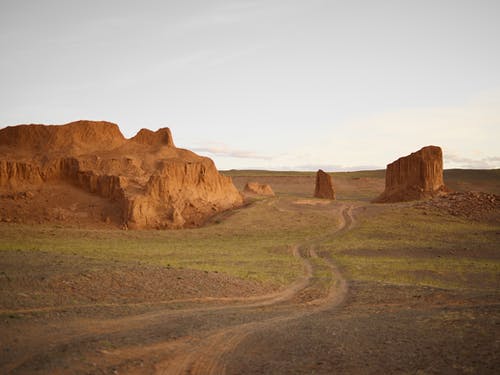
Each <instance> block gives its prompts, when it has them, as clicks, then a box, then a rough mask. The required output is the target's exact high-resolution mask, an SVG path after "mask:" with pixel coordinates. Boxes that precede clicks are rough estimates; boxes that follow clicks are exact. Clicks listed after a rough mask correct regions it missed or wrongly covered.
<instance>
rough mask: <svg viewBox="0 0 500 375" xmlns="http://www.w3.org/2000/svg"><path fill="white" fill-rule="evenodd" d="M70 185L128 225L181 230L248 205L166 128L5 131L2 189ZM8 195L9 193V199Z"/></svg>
mask: <svg viewBox="0 0 500 375" xmlns="http://www.w3.org/2000/svg"><path fill="white" fill-rule="evenodd" d="M51 182H62V183H67V184H71V185H73V186H76V187H78V188H80V189H83V190H85V191H87V192H89V193H91V194H95V195H98V196H100V197H103V198H106V199H108V200H110V201H112V202H113V203H114V205H115V206H116V209H117V211H118V212H119V214H118V216H119V219H120V221H121V225H123V226H124V227H129V228H136V229H143V228H182V227H189V226H197V225H200V224H202V223H203V222H204V221H205V220H206V219H207V218H208V217H210V216H212V215H213V214H215V213H217V212H219V211H222V210H227V209H230V208H233V207H237V206H239V205H241V204H242V203H243V199H242V196H241V194H240V193H239V192H238V191H237V189H236V188H235V186H234V185H233V183H232V180H231V178H230V177H227V176H223V175H221V174H219V173H218V171H217V169H216V167H215V165H214V163H213V161H212V160H210V159H208V158H205V157H201V156H198V155H196V154H195V153H193V152H191V151H188V150H184V149H180V148H176V147H175V145H174V143H173V139H172V135H171V132H170V130H169V129H168V128H163V129H160V130H158V131H156V132H153V131H150V130H147V129H142V130H141V131H139V132H138V133H137V135H136V136H135V137H133V138H130V139H126V138H125V137H124V136H123V135H122V133H121V132H120V130H119V128H118V126H117V125H116V124H112V123H109V122H103V121H100V122H95V121H77V122H73V123H70V124H66V125H58V126H55V125H50V126H45V125H20V126H13V127H7V128H4V129H0V190H1V191H2V192H3V193H5V192H9V191H10V192H16V191H23V190H26V189H30V190H33V189H35V187H36V186H41V185H47V184H50V183H51ZM4 195H5V194H4Z"/></svg>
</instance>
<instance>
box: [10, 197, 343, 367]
mask: <svg viewBox="0 0 500 375" xmlns="http://www.w3.org/2000/svg"><path fill="white" fill-rule="evenodd" d="M340 208H341V224H340V227H339V228H338V229H337V230H336V232H337V233H338V232H340V231H345V230H348V229H349V228H350V227H351V226H352V225H353V217H352V206H349V205H342V206H340ZM321 240H322V238H318V239H315V240H311V241H308V242H306V243H303V244H300V245H296V246H294V247H292V248H291V251H292V253H293V255H294V256H295V257H298V258H300V259H301V261H302V263H303V268H304V274H303V276H302V277H301V278H299V279H298V280H297V281H296V282H294V283H293V284H291V285H290V286H289V287H288V288H286V289H284V290H282V291H280V292H279V293H274V294H270V295H265V296H261V297H254V298H246V299H240V298H235V299H219V300H216V299H207V301H212V302H217V303H216V304H214V305H209V306H202V307H193V308H183V309H176V310H172V309H163V310H160V311H154V312H150V313H145V314H140V315H135V316H127V317H124V318H118V319H109V320H97V319H96V320H85V321H82V320H79V321H75V322H73V323H69V322H67V323H65V324H64V326H61V327H59V329H57V330H52V331H50V330H49V329H47V330H46V331H45V332H44V333H43V334H44V335H49V337H33V340H32V342H31V343H30V344H29V345H28V346H27V348H26V351H25V353H24V354H23V355H21V356H19V357H18V358H17V360H16V361H14V362H11V363H9V364H7V365H6V366H3V367H2V366H0V372H2V373H26V372H29V373H31V372H37V371H33V370H37V369H38V370H41V371H40V372H41V373H55V372H56V373H60V374H66V373H68V374H69V373H77V372H83V373H85V372H88V370H89V369H88V367H84V365H82V364H81V362H82V361H81V358H82V357H83V358H85V360H86V361H87V363H94V364H96V365H97V367H98V368H99V369H105V372H106V369H107V371H109V372H114V371H115V370H114V369H119V370H120V373H148V374H149V373H152V372H154V373H157V374H169V375H170V374H224V373H225V372H226V363H227V362H228V361H229V360H230V357H231V354H232V352H233V351H234V350H235V349H236V348H238V347H240V346H242V347H244V345H245V338H247V337H248V336H250V335H253V334H256V333H260V334H262V333H265V332H266V330H269V329H270V328H276V327H281V326H283V329H286V324H284V323H287V322H290V321H293V320H298V319H304V318H307V317H310V316H311V315H313V314H317V313H319V312H322V311H326V310H332V309H335V308H336V307H337V306H338V305H340V304H341V303H342V301H343V300H344V298H345V296H346V294H347V283H346V281H345V279H344V278H342V276H341V274H340V272H339V271H338V269H337V268H336V266H335V265H334V264H333V263H332V262H331V260H329V259H328V258H325V257H322V256H320V255H318V253H317V251H316V249H317V246H318V245H319V244H320V242H321ZM318 270H322V275H325V274H328V277H327V280H326V281H325V280H324V276H321V277H320V276H319V273H318ZM311 291H313V292H314V293H312V292H311ZM186 301H188V300H186ZM200 302H202V300H200ZM160 333H163V334H160ZM99 340H101V341H102V340H106V341H108V340H109V341H110V342H113V347H112V348H110V350H105V351H103V350H101V351H98V352H96V350H93V348H94V347H93V345H92V344H93V343H95V342H97V341H99ZM48 341H49V342H50V345H48V346H44V344H45V343H47V342H48ZM40 366H41V367H40ZM110 369H111V370H110Z"/></svg>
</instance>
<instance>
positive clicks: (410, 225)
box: [322, 205, 500, 290]
mask: <svg viewBox="0 0 500 375" xmlns="http://www.w3.org/2000/svg"><path fill="white" fill-rule="evenodd" d="M380 210H381V212H380V213H378V214H376V215H373V214H372V215H365V216H364V217H363V215H361V218H360V220H359V222H358V224H357V226H356V227H355V228H354V229H352V230H351V231H348V232H345V233H342V234H341V235H339V236H337V237H331V238H329V239H328V240H326V241H325V242H323V244H322V247H323V249H328V250H329V251H330V253H331V254H332V256H333V257H334V259H335V260H336V261H337V262H338V263H339V264H340V265H341V266H342V267H343V269H344V270H345V271H346V273H347V275H348V277H349V278H351V279H353V280H370V281H381V282H386V283H394V284H414V285H430V286H436V287H442V288H464V289H485V290H496V289H498V287H499V286H500V257H499V256H498V255H496V254H497V252H498V249H499V247H498V246H499V239H500V238H499V232H500V228H499V227H498V225H494V224H486V223H478V222H470V221H467V220H465V219H461V218H457V217H453V216H449V215H444V214H439V213H427V214H426V215H424V214H423V213H422V211H420V210H417V209H414V208H411V207H408V206H406V205H387V206H385V207H380Z"/></svg>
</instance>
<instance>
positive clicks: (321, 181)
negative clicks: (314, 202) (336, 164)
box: [314, 169, 335, 199]
mask: <svg viewBox="0 0 500 375" xmlns="http://www.w3.org/2000/svg"><path fill="white" fill-rule="evenodd" d="M314 196H315V197H316V198H326V199H335V190H334V189H333V180H332V176H330V175H329V174H328V173H326V172H323V170H321V169H319V170H318V172H316V187H315V189H314Z"/></svg>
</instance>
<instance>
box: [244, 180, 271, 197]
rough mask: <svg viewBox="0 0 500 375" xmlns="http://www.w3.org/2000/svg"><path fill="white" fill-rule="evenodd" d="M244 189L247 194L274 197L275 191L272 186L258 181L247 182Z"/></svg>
mask: <svg viewBox="0 0 500 375" xmlns="http://www.w3.org/2000/svg"><path fill="white" fill-rule="evenodd" d="M243 191H244V192H245V193H247V194H255V195H264V196H269V197H274V191H273V189H271V186H269V185H268V184H261V183H258V182H247V184H246V185H245V188H244V190H243Z"/></svg>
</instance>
